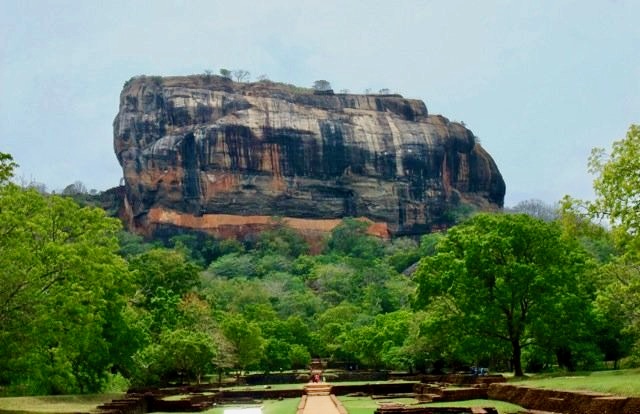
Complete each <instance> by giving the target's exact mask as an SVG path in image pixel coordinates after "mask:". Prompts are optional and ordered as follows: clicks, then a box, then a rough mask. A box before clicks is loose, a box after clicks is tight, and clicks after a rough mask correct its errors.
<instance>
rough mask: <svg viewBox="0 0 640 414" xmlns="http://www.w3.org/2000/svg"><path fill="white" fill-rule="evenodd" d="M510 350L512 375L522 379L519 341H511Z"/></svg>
mask: <svg viewBox="0 0 640 414" xmlns="http://www.w3.org/2000/svg"><path fill="white" fill-rule="evenodd" d="M511 348H512V351H513V375H515V376H516V377H524V372H523V371H522V347H521V346H520V341H518V340H515V341H511Z"/></svg>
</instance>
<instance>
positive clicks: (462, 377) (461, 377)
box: [420, 374, 507, 386]
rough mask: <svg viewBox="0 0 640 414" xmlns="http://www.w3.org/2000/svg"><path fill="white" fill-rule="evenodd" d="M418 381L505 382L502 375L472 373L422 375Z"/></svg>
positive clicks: (467, 383)
mask: <svg viewBox="0 0 640 414" xmlns="http://www.w3.org/2000/svg"><path fill="white" fill-rule="evenodd" d="M420 382H424V383H440V384H454V385H470V384H480V385H487V386H488V385H489V384H493V383H496V382H498V383H499V382H507V380H506V378H505V377H503V376H502V375H472V374H445V375H422V376H421V377H420Z"/></svg>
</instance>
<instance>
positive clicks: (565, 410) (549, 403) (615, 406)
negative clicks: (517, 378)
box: [488, 384, 640, 414]
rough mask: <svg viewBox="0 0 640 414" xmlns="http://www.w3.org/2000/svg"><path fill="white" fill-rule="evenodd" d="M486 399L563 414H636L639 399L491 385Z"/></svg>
mask: <svg viewBox="0 0 640 414" xmlns="http://www.w3.org/2000/svg"><path fill="white" fill-rule="evenodd" d="M488 396H489V398H490V399H492V400H501V401H507V402H510V403H513V404H517V405H520V406H522V407H524V408H526V409H528V410H539V411H550V412H555V413H562V414H596V413H597V414H600V413H615V414H637V413H640V398H638V397H620V396H614V395H611V394H603V393H596V392H579V391H559V390H548V389H543V388H533V387H524V386H519V385H513V384H491V385H490V386H489V390H488Z"/></svg>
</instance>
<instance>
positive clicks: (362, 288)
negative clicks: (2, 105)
mask: <svg viewBox="0 0 640 414" xmlns="http://www.w3.org/2000/svg"><path fill="white" fill-rule="evenodd" d="M639 151H640V128H639V127H637V126H632V127H631V128H630V129H629V132H628V134H627V137H626V138H625V139H622V140H620V141H617V142H616V143H615V144H614V146H613V148H612V149H611V151H610V154H606V153H605V152H604V151H603V150H594V152H593V154H592V157H591V160H590V163H589V168H590V170H591V171H592V172H593V173H594V174H595V176H596V179H595V181H594V190H595V193H596V199H595V200H593V201H581V200H575V199H572V198H570V197H566V198H565V199H563V200H562V201H561V202H560V203H559V204H558V206H557V208H556V206H546V205H544V204H543V203H541V202H537V201H530V202H523V203H521V204H519V205H517V206H515V207H514V208H511V209H505V211H503V212H500V213H493V214H489V213H477V214H475V213H474V212H470V211H465V214H459V215H458V216H457V217H456V222H457V223H458V224H456V225H455V226H453V227H452V228H450V229H449V230H448V231H446V232H441V233H433V234H427V235H424V236H422V237H421V238H420V239H410V238H396V239H393V240H382V239H379V238H375V237H373V236H369V235H368V234H367V233H366V224H364V223H363V222H360V221H357V220H354V219H349V218H346V219H344V220H343V223H342V224H341V225H340V226H338V227H337V228H335V229H334V230H333V231H332V232H331V234H328V235H327V237H326V240H325V241H324V244H323V248H322V251H321V252H320V253H319V254H310V251H309V246H308V245H307V243H306V242H305V240H304V239H303V238H302V237H301V236H300V235H299V234H298V233H296V232H295V231H294V230H292V229H290V228H288V227H287V226H285V225H284V224H282V222H280V221H279V220H278V219H277V218H274V220H273V225H272V226H271V229H270V230H268V231H265V232H263V233H261V234H259V235H258V236H256V237H252V238H247V239H245V240H219V239H215V238H213V237H211V236H207V235H205V234H201V233H188V232H183V233H176V234H175V235H173V236H171V237H167V238H166V239H164V240H153V241H149V240H143V239H142V238H141V237H140V236H137V235H134V234H131V233H128V232H126V231H125V230H123V228H122V224H121V223H120V221H119V220H117V219H115V218H111V217H109V216H108V214H107V212H105V211H104V210H102V209H100V208H98V207H94V206H92V205H91V202H90V201H91V197H88V196H86V194H85V195H83V196H82V197H74V194H62V195H56V194H47V193H46V192H43V191H41V189H40V191H39V189H38V188H33V187H30V186H28V185H26V186H25V185H18V184H16V183H15V180H13V174H14V171H15V168H16V166H17V164H16V162H19V160H16V161H14V160H13V158H12V156H11V155H10V154H5V153H0V309H1V310H0V394H1V395H27V394H68V393H89V392H98V391H104V390H109V389H115V388H126V387H128V386H133V385H153V384H162V383H167V382H174V381H179V382H204V381H212V382H214V381H217V380H218V378H220V377H221V376H222V375H230V374H231V375H233V374H237V373H241V372H247V371H256V372H280V371H284V370H291V369H300V370H304V369H306V367H307V366H308V364H309V362H310V360H311V358H316V357H320V358H324V359H326V360H328V361H329V363H330V365H331V366H335V367H341V368H345V369H376V370H402V371H408V372H437V371H441V370H443V369H444V370H465V369H468V368H469V367H471V366H483V367H488V368H489V369H490V370H492V371H507V370H509V371H513V372H514V374H515V375H523V374H524V373H525V372H541V371H545V370H553V369H566V370H569V371H574V370H581V369H602V368H618V367H620V366H621V365H624V366H637V365H638V364H640V359H639V358H640V343H639V342H638V339H639V338H640V337H639V334H640V331H639V328H640V313H638V309H639V307H638V306H637V305H638V303H639V301H640V278H639V272H638V269H639V267H638V264H639V263H640V257H638V252H640V249H638V242H639V240H640V239H639V237H638V230H639V228H638V226H640V210H639V209H638V199H639V197H640V194H639V192H640V182H638V180H640V173H639V172H640V157H638V156H637V154H638V152H639Z"/></svg>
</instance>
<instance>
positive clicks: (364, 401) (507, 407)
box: [338, 397, 524, 414]
mask: <svg viewBox="0 0 640 414" xmlns="http://www.w3.org/2000/svg"><path fill="white" fill-rule="evenodd" d="M338 399H339V400H340V402H342V405H344V408H346V409H347V411H348V412H349V414H373V412H374V411H375V409H376V408H378V405H379V404H380V403H386V402H393V403H401V404H406V405H410V406H418V407H496V408H497V409H498V412H499V413H500V414H508V413H517V412H519V411H523V410H524V409H523V408H522V407H520V406H519V405H514V404H509V403H507V402H503V401H494V400H468V401H454V402H442V403H429V404H420V403H419V402H418V400H415V399H413V398H394V399H389V400H387V399H382V400H372V399H371V398H369V397H339V398H338Z"/></svg>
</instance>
